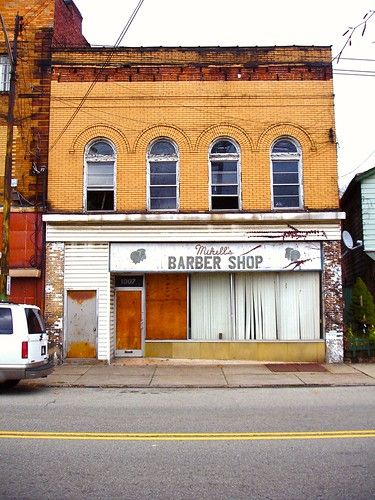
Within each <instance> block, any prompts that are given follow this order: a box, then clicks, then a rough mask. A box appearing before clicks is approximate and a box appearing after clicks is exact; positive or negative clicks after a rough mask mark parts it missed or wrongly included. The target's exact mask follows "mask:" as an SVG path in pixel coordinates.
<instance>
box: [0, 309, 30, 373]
mask: <svg viewBox="0 0 375 500" xmlns="http://www.w3.org/2000/svg"><path fill="white" fill-rule="evenodd" d="M14 332H15V328H14V325H13V311H12V309H11V308H10V307H0V353H1V364H2V365H14V364H18V363H20V361H21V343H20V342H17V341H16V339H15V335H14ZM24 340H26V338H25V339H24Z"/></svg>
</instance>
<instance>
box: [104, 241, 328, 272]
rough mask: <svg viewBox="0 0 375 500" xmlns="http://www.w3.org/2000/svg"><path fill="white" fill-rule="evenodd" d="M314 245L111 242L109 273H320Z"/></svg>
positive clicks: (320, 266) (320, 262) (299, 243)
mask: <svg viewBox="0 0 375 500" xmlns="http://www.w3.org/2000/svg"><path fill="white" fill-rule="evenodd" d="M321 268H322V259H321V248H320V244H319V243H315V242H303V243H302V242H287V243H263V244H259V243H228V244H223V243H112V244H111V254H110V271H111V272H173V273H176V272H183V273H186V272H187V273H192V272H215V273H217V272H245V271H247V272H248V271H320V270H321Z"/></svg>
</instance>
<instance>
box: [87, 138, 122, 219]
mask: <svg viewBox="0 0 375 500" xmlns="http://www.w3.org/2000/svg"><path fill="white" fill-rule="evenodd" d="M115 163H116V155H115V150H114V148H113V147H112V145H111V144H110V143H109V142H108V141H106V140H104V139H99V140H96V141H95V142H92V143H91V144H90V145H89V146H88V147H87V149H86V152H85V193H86V196H85V209H86V210H87V211H106V210H114V209H115Z"/></svg>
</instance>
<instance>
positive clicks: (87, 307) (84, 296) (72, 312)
mask: <svg viewBox="0 0 375 500" xmlns="http://www.w3.org/2000/svg"><path fill="white" fill-rule="evenodd" d="M66 316H67V321H66V325H67V326H66V357H67V358H96V354H97V349H96V345H97V317H96V290H68V293H67V314H66Z"/></svg>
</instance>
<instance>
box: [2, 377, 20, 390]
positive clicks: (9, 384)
mask: <svg viewBox="0 0 375 500" xmlns="http://www.w3.org/2000/svg"><path fill="white" fill-rule="evenodd" d="M20 380H21V379H20V378H16V379H12V380H5V382H2V383H1V384H0V388H1V389H12V387H15V386H16V385H17V384H18V382H19V381H20Z"/></svg>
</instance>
